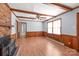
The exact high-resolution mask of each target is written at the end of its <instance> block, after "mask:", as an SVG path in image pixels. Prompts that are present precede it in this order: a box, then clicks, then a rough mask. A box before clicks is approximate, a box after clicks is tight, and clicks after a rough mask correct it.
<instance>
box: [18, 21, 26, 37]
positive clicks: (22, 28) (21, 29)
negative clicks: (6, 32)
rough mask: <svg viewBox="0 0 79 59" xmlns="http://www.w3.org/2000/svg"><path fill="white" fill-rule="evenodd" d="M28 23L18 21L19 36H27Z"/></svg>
mask: <svg viewBox="0 0 79 59" xmlns="http://www.w3.org/2000/svg"><path fill="white" fill-rule="evenodd" d="M26 32H27V23H26V22H19V21H17V38H24V37H26Z"/></svg>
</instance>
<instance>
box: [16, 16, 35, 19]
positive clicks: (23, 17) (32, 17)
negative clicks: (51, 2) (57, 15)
mask: <svg viewBox="0 0 79 59" xmlns="http://www.w3.org/2000/svg"><path fill="white" fill-rule="evenodd" d="M16 17H17V18H26V19H36V18H33V17H24V16H16Z"/></svg>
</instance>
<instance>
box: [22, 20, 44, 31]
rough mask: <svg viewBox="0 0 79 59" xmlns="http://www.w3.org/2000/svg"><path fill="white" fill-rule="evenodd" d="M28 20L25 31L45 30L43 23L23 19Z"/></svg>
mask: <svg viewBox="0 0 79 59" xmlns="http://www.w3.org/2000/svg"><path fill="white" fill-rule="evenodd" d="M23 22H26V23H27V25H26V28H25V30H24V31H27V32H36V31H43V23H42V22H37V21H23Z"/></svg>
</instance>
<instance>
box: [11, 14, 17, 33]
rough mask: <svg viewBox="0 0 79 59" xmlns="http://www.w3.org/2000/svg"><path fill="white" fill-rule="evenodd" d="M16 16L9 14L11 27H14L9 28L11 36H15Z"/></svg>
mask: <svg viewBox="0 0 79 59" xmlns="http://www.w3.org/2000/svg"><path fill="white" fill-rule="evenodd" d="M16 19H17V18H16V16H15V15H14V14H13V13H11V25H13V26H14V27H12V28H11V34H15V33H16Z"/></svg>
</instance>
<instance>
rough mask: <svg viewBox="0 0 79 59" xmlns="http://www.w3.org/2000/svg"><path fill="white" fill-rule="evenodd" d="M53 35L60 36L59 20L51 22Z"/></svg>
mask: <svg viewBox="0 0 79 59" xmlns="http://www.w3.org/2000/svg"><path fill="white" fill-rule="evenodd" d="M53 34H61V19H59V20H56V21H53Z"/></svg>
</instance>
